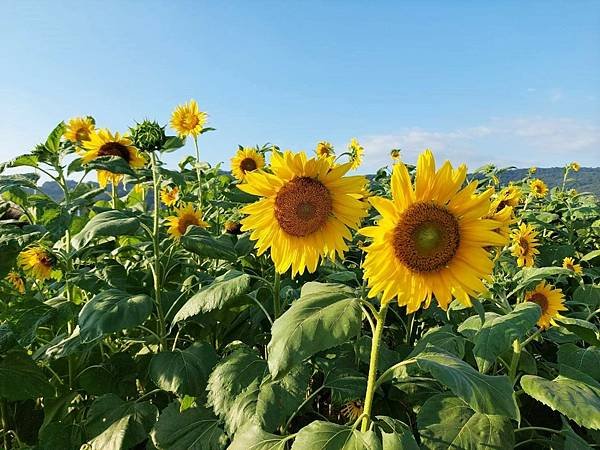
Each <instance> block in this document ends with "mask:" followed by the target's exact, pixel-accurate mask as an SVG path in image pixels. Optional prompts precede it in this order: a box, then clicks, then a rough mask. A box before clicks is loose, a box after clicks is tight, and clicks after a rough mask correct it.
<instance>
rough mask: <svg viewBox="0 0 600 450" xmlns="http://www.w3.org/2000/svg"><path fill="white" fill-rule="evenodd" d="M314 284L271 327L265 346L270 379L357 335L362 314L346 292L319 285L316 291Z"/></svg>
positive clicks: (344, 288) (353, 299)
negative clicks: (269, 338)
mask: <svg viewBox="0 0 600 450" xmlns="http://www.w3.org/2000/svg"><path fill="white" fill-rule="evenodd" d="M315 284H316V283H311V286H310V288H309V289H310V290H309V291H306V290H304V289H303V292H302V295H301V296H300V298H299V299H298V300H296V301H295V302H294V303H292V306H291V307H290V309H288V310H287V311H286V312H285V313H284V314H283V315H282V316H281V317H279V318H278V319H277V320H276V321H275V323H274V324H273V327H272V330H271V341H270V342H269V345H268V352H269V371H270V372H271V375H272V376H273V378H277V377H279V376H282V375H285V374H286V373H287V372H289V371H290V370H291V369H292V367H294V366H295V365H298V364H300V363H301V362H302V361H304V360H305V359H307V358H310V357H311V356H313V355H314V354H316V353H318V352H320V351H323V350H327V349H328V348H331V347H335V346H337V345H341V344H343V343H345V342H347V341H348V340H349V339H350V338H351V337H353V336H356V335H358V333H359V332H360V328H361V323H362V310H361V308H360V303H359V301H358V300H357V299H356V298H352V297H351V293H350V292H349V291H348V288H347V287H346V286H343V285H341V286H340V287H339V288H338V289H336V288H335V285H323V286H322V288H323V289H322V290H317V289H316V288H317V286H315ZM306 292H309V293H308V294H307V293H306Z"/></svg>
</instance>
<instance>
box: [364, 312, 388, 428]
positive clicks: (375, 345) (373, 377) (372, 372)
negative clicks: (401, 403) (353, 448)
mask: <svg viewBox="0 0 600 450" xmlns="http://www.w3.org/2000/svg"><path fill="white" fill-rule="evenodd" d="M388 306H389V304H388V303H386V304H383V305H381V308H380V309H379V315H378V317H377V325H376V326H375V334H374V335H373V342H372V343H371V358H370V361H369V378H368V379H367V394H366V395H365V410H364V413H365V417H364V418H363V421H362V427H361V430H362V431H363V432H365V431H367V429H368V428H369V422H370V421H371V410H372V409H373V397H374V396H375V383H376V382H377V365H378V364H379V347H380V345H381V337H382V336H383V327H384V326H385V316H386V315H387V310H388Z"/></svg>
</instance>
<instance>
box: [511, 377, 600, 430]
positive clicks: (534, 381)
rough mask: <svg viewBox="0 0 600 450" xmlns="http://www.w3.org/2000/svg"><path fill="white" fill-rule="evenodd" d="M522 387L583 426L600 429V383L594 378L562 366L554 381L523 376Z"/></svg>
mask: <svg viewBox="0 0 600 450" xmlns="http://www.w3.org/2000/svg"><path fill="white" fill-rule="evenodd" d="M521 386H522V387H523V390H524V391H525V392H526V393H527V394H528V395H530V396H531V397H533V398H535V399H536V400H538V401H540V402H542V403H543V404H545V405H546V406H549V407H550V408H552V409H553V410H555V411H558V412H560V413H561V414H564V415H565V416H566V417H568V418H569V419H571V420H573V421H574V422H576V423H577V424H579V425H581V426H582V427H586V428H592V429H594V430H600V383H598V382H597V381H596V380H594V379H593V378H592V377H590V376H588V375H586V374H584V373H582V372H580V371H578V370H576V369H573V368H571V367H569V366H561V374H560V375H559V376H558V377H556V378H555V379H554V380H547V379H545V378H541V377H538V376H535V375H524V376H523V377H522V378H521Z"/></svg>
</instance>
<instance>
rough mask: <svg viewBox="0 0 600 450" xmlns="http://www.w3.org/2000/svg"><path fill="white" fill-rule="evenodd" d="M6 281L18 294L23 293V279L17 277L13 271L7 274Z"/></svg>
mask: <svg viewBox="0 0 600 450" xmlns="http://www.w3.org/2000/svg"><path fill="white" fill-rule="evenodd" d="M6 279H7V280H8V281H9V282H10V284H12V285H13V287H14V288H15V289H16V290H17V292H18V293H19V294H24V293H25V282H24V281H23V278H21V277H20V276H19V274H18V273H17V272H15V271H10V272H8V275H6Z"/></svg>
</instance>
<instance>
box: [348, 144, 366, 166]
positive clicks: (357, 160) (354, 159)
mask: <svg viewBox="0 0 600 450" xmlns="http://www.w3.org/2000/svg"><path fill="white" fill-rule="evenodd" d="M348 151H349V152H350V162H351V163H352V166H351V167H350V168H351V169H357V168H358V167H359V166H360V165H361V164H362V157H363V153H364V152H365V149H364V148H363V146H362V145H360V144H359V143H358V141H357V140H356V138H352V139H351V140H350V143H349V144H348Z"/></svg>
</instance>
